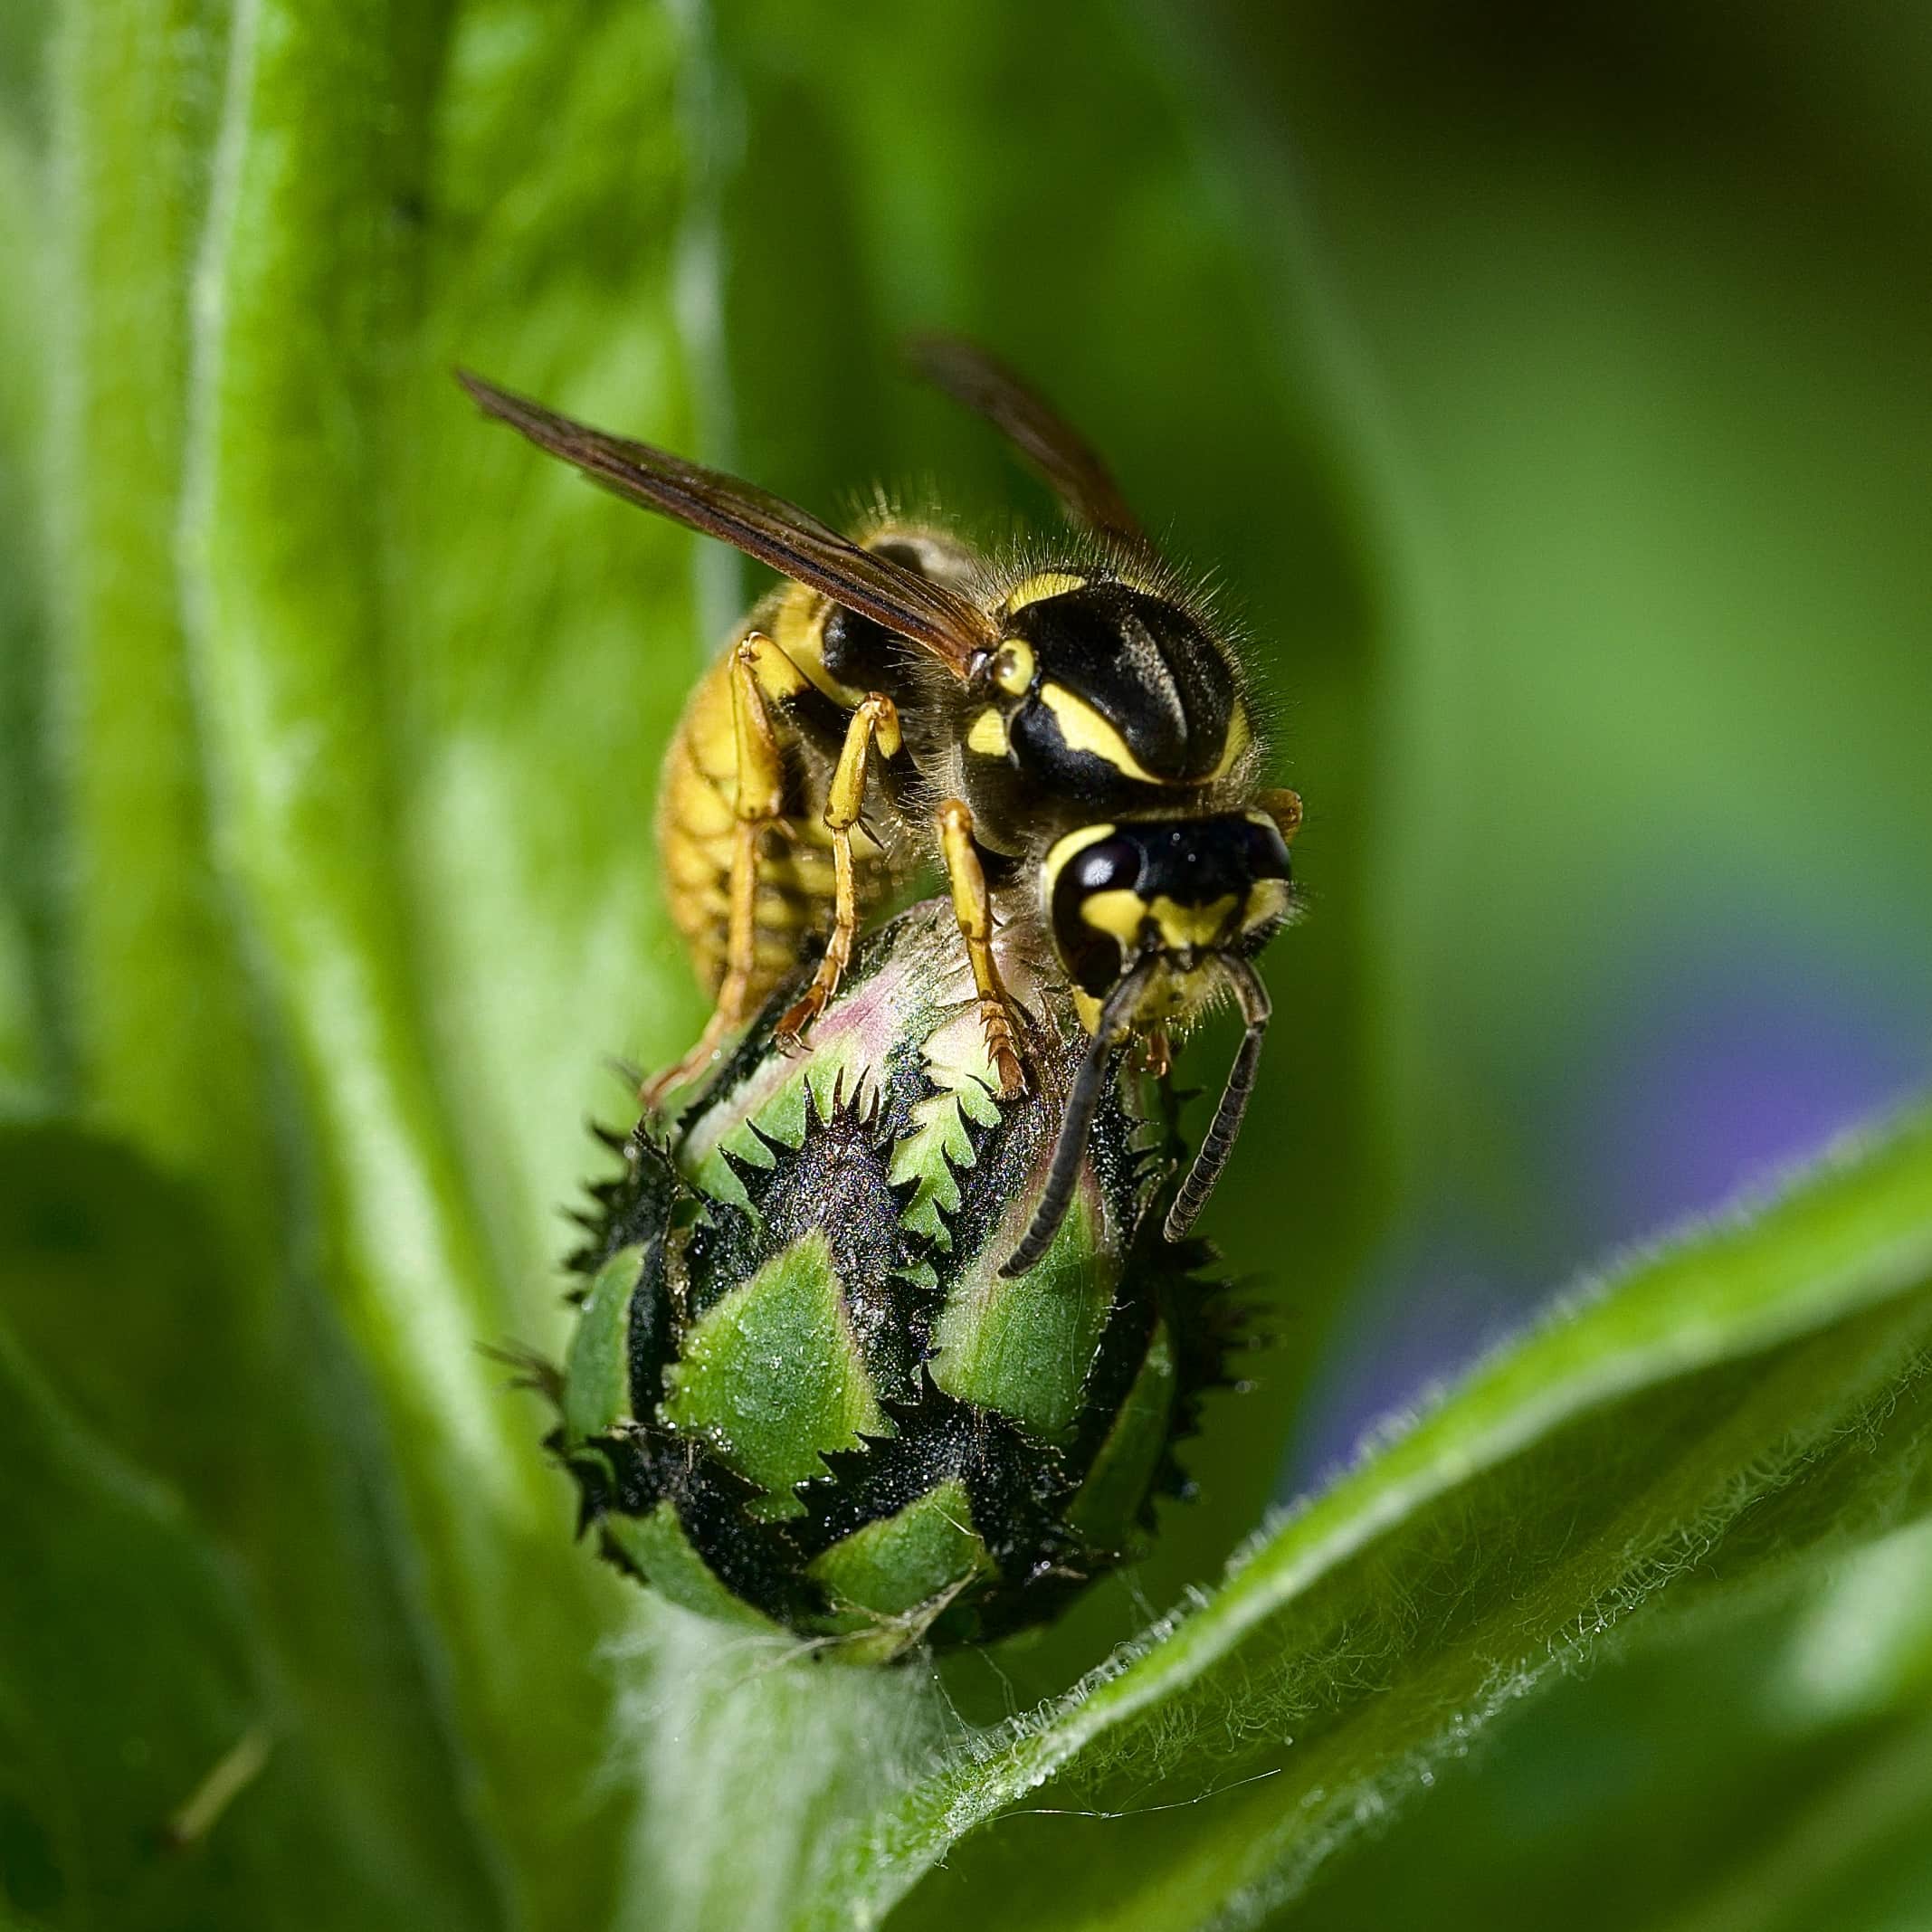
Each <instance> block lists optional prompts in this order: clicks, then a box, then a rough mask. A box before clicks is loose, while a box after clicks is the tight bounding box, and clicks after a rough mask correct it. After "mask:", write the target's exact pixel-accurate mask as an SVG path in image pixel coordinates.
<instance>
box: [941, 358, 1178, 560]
mask: <svg viewBox="0 0 1932 1932" xmlns="http://www.w3.org/2000/svg"><path fill="white" fill-rule="evenodd" d="M909 354H910V356H911V358H912V366H913V367H914V368H915V369H916V370H918V373H919V374H920V375H921V376H924V377H925V379H926V380H927V381H928V382H929V383H931V384H932V385H933V386H934V387H935V388H936V389H939V390H941V391H943V392H944V393H945V394H946V395H949V396H951V397H952V399H953V400H954V401H955V402H956V403H959V404H964V405H965V406H966V408H967V409H970V410H972V411H973V412H974V414H976V415H980V416H984V417H985V419H986V421H987V422H988V423H990V424H992V425H993V426H994V428H995V429H996V430H998V431H999V433H1000V434H1001V435H1003V436H1004V437H1005V439H1006V440H1007V442H1008V443H1012V444H1013V446H1014V449H1015V450H1017V451H1018V452H1019V453H1020V454H1021V456H1022V457H1023V458H1024V459H1025V461H1026V462H1028V463H1029V464H1030V465H1031V466H1032V467H1033V470H1034V471H1036V472H1037V473H1038V474H1039V475H1040V476H1041V477H1042V479H1043V480H1044V481H1045V482H1046V483H1047V485H1048V487H1049V488H1050V489H1052V491H1053V493H1054V494H1055V495H1056V496H1057V497H1058V498H1059V499H1060V500H1061V505H1062V506H1063V507H1064V509H1066V512H1067V514H1068V515H1069V516H1070V517H1071V518H1072V519H1073V520H1074V521H1075V522H1076V523H1084V524H1086V525H1087V526H1088V527H1089V528H1090V529H1095V530H1099V531H1101V532H1102V533H1104V534H1105V535H1107V536H1109V537H1113V538H1118V540H1119V541H1120V542H1122V543H1124V544H1126V545H1128V547H1130V548H1132V549H1135V550H1142V551H1146V550H1149V549H1151V548H1152V546H1151V545H1150V544H1149V543H1148V541H1147V532H1146V530H1144V529H1143V528H1141V524H1140V519H1139V518H1137V516H1136V515H1135V514H1134V512H1133V511H1132V510H1131V509H1128V504H1127V499H1126V498H1125V497H1123V496H1122V495H1121V494H1120V487H1119V485H1118V483H1116V482H1115V481H1114V480H1113V475H1112V473H1111V472H1110V471H1109V469H1108V467H1107V465H1106V464H1105V463H1104V462H1101V461H1100V458H1099V454H1098V453H1097V452H1096V451H1095V450H1094V448H1093V445H1092V444H1091V443H1089V442H1088V441H1087V439H1086V438H1085V437H1084V436H1082V435H1081V434H1080V432H1079V431H1078V430H1077V429H1075V428H1074V427H1073V425H1072V424H1071V423H1068V422H1066V421H1065V420H1064V419H1063V418H1062V417H1061V415H1060V414H1058V413H1057V412H1056V411H1055V410H1054V408H1053V406H1052V404H1050V403H1049V402H1048V401H1047V400H1046V398H1045V397H1044V396H1042V395H1040V394H1039V393H1038V392H1037V391H1035V390H1033V389H1031V388H1029V387H1028V386H1027V385H1026V384H1024V383H1023V382H1022V381H1021V380H1020V378H1019V377H1018V376H1015V375H1014V372H1013V371H1012V370H1011V369H1009V368H1008V367H1007V366H1006V365H1005V364H1004V363H1003V362H1001V361H1000V360H999V359H998V358H997V357H994V356H991V355H988V354H987V352H986V351H985V349H983V348H981V347H979V346H978V345H977V344H976V343H972V342H967V341H966V340H965V339H964V338H961V337H958V336H947V335H924V336H917V337H915V338H913V340H912V342H911V344H910V346H909Z"/></svg>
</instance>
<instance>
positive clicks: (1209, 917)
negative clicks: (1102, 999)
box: [1080, 886, 1241, 953]
mask: <svg viewBox="0 0 1932 1932" xmlns="http://www.w3.org/2000/svg"><path fill="white" fill-rule="evenodd" d="M1240 903H1241V901H1240V899H1238V898H1237V897H1236V896H1235V895H1234V894H1233V893H1232V892H1228V893H1223V896H1222V897H1221V898H1219V899H1213V900H1211V901H1210V902H1209V903H1208V904H1207V905H1204V906H1184V905H1182V904H1181V903H1180V902H1179V901H1178V900H1177V899H1169V898H1168V897H1167V895H1166V893H1165V892H1163V893H1160V894H1159V895H1157V896H1156V898H1155V899H1153V900H1152V902H1151V903H1150V902H1149V901H1148V900H1147V899H1143V898H1141V896H1140V894H1139V893H1137V892H1134V891H1129V890H1128V889H1127V888H1126V887H1125V886H1114V887H1112V888H1110V889H1109V890H1107V891H1105V892H1090V893H1089V894H1088V895H1087V897H1086V898H1085V899H1081V901H1080V918H1083V919H1084V920H1085V921H1086V922H1087V924H1088V925H1090V926H1091V927H1092V928H1094V930H1095V931H1096V932H1104V933H1106V934H1108V935H1109V937H1112V938H1115V939H1118V941H1119V942H1120V944H1121V945H1122V946H1123V947H1133V946H1136V945H1137V944H1138V943H1139V940H1140V934H1141V928H1143V927H1145V926H1147V925H1149V924H1151V925H1152V926H1153V928H1154V930H1155V933H1156V937H1158V939H1159V941H1160V944H1161V945H1162V947H1165V948H1166V950H1167V951H1169V952H1175V953H1178V952H1185V951H1186V950H1187V949H1188V948H1189V947H1203V946H1213V944H1214V943H1215V942H1216V941H1217V940H1219V939H1220V938H1221V937H1222V936H1223V934H1224V933H1225V932H1226V931H1227V929H1228V921H1229V919H1230V918H1231V917H1232V914H1233V911H1234V909H1235V907H1236V906H1238V905H1239V904H1240Z"/></svg>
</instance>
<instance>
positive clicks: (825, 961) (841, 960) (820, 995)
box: [778, 691, 901, 1040]
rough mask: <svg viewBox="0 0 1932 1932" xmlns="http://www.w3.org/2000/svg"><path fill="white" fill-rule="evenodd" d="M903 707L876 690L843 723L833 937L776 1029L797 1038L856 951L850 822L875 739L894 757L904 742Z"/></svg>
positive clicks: (837, 770)
mask: <svg viewBox="0 0 1932 1932" xmlns="http://www.w3.org/2000/svg"><path fill="white" fill-rule="evenodd" d="M900 742H901V740H900V738H899V708H898V706H896V705H895V704H894V703H893V702H892V700H890V698H888V697H886V696H884V695H883V694H882V693H880V692H878V691H874V692H873V693H872V695H871V697H870V698H868V699H867V700H865V702H864V703H863V704H861V706H860V707H859V709H857V710H856V711H854V712H853V713H852V722H851V723H850V724H849V725H848V726H846V728H845V743H844V745H843V747H842V748H841V750H840V752H839V762H838V764H837V765H836V766H834V767H833V774H832V783H831V785H829V786H828V787H827V789H826V795H825V813H824V822H825V829H826V831H827V832H829V833H831V834H832V877H833V900H832V937H830V938H829V939H827V940H826V942H825V950H824V952H823V955H822V956H820V959H819V962H818V970H817V972H815V973H814V975H813V976H812V984H811V985H809V986H807V987H806V988H805V990H804V996H803V997H802V998H800V999H799V1000H797V1001H796V1002H795V1004H793V1005H791V1006H790V1007H788V1008H787V1009H786V1011H785V1017H784V1018H783V1019H782V1020H780V1021H779V1022H778V1031H779V1033H781V1034H784V1035H786V1036H788V1037H789V1038H791V1039H794V1040H795V1039H797V1037H798V1036H799V1034H800V1033H803V1032H804V1030H805V1028H806V1027H808V1026H809V1025H810V1024H811V1023H812V1022H813V1021H814V1020H815V1019H816V1018H817V1017H818V1016H819V1014H821V1013H822V1012H823V1010H824V1005H825V1002H826V1001H827V1000H829V999H830V998H831V997H832V995H833V994H834V993H836V992H837V991H838V990H839V981H840V979H841V978H842V977H843V976H844V972H845V966H846V963H847V962H848V961H849V960H850V959H851V957H852V939H853V937H854V936H855V935H856V934H857V932H858V930H859V894H858V888H857V886H856V885H855V883H854V882H853V879H852V827H853V826H854V825H856V824H857V823H859V813H860V810H861V807H862V806H863V805H864V804H865V774H866V766H867V765H868V763H869V762H870V759H871V748H872V747H873V746H874V745H875V744H876V745H877V746H878V747H879V755H880V757H883V758H896V757H898V756H899V745H900Z"/></svg>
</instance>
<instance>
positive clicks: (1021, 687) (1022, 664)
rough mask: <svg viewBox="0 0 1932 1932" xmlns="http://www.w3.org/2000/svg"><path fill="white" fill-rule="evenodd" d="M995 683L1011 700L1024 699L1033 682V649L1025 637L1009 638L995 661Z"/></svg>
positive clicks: (1001, 647)
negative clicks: (1028, 687)
mask: <svg viewBox="0 0 1932 1932" xmlns="http://www.w3.org/2000/svg"><path fill="white" fill-rule="evenodd" d="M993 681H994V682H995V684H997V685H998V686H999V688H1000V689H1001V690H1003V691H1004V692H1005V693H1006V695H1007V696H1008V697H1009V698H1019V697H1023V696H1024V695H1025V692H1026V688H1027V686H1028V685H1030V684H1031V683H1032V682H1033V646H1032V645H1031V644H1030V643H1028V642H1027V641H1026V640H1025V639H1024V638H1023V637H1009V638H1008V639H1007V640H1006V642H1004V643H1003V644H1002V645H1001V646H1000V648H999V654H998V656H996V657H995V659H994V660H993Z"/></svg>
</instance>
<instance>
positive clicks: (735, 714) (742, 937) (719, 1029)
mask: <svg viewBox="0 0 1932 1932" xmlns="http://www.w3.org/2000/svg"><path fill="white" fill-rule="evenodd" d="M805 688H806V686H805V680H804V673H803V672H801V671H799V669H798V667H797V666H796V665H795V664H794V663H793V662H792V661H791V659H790V658H788V657H786V656H785V652H782V651H781V650H780V649H779V648H778V646H777V645H776V644H775V643H774V642H772V641H771V639H770V638H768V637H767V636H766V634H765V633H764V632H762V631H747V633H745V635H744V636H743V637H742V638H741V639H739V641H738V644H737V646H736V648H735V649H734V650H733V652H732V653H731V723H732V734H733V748H734V759H735V763H736V765H737V766H738V794H737V797H736V799H735V800H734V801H733V804H732V810H733V812H734V813H735V814H736V815H737V819H738V824H737V826H736V828H735V831H734V834H733V838H732V843H731V886H730V893H731V898H730V909H729V914H728V925H727V927H726V933H725V976H724V978H723V980H722V981H721V982H720V983H719V988H718V1001H717V1004H716V1005H714V1006H713V1008H712V1009H711V1017H710V1018H709V1020H707V1021H706V1022H705V1026H704V1031H703V1032H702V1033H700V1034H699V1036H698V1043H697V1044H696V1045H695V1046H694V1047H692V1048H691V1050H690V1052H688V1053H687V1054H686V1055H685V1056H684V1058H683V1059H682V1060H680V1061H678V1062H677V1064H676V1065H675V1066H671V1067H667V1068H666V1069H665V1070H664V1071H663V1072H661V1073H660V1074H659V1075H658V1076H657V1077H656V1079H654V1080H652V1081H651V1082H650V1084H649V1085H648V1086H646V1087H645V1088H644V1089H643V1090H642V1093H641V1094H640V1095H639V1096H638V1098H639V1099H641V1100H642V1102H643V1104H644V1105H645V1106H646V1107H647V1108H655V1107H656V1106H657V1104H658V1102H659V1100H661V1099H662V1098H663V1096H664V1095H665V1094H667V1093H669V1092H670V1091H671V1089H672V1088H674V1087H681V1086H682V1085H683V1084H684V1083H685V1082H686V1081H687V1080H690V1079H691V1078H692V1076H693V1075H695V1074H696V1073H697V1071H699V1069H700V1067H702V1066H703V1065H704V1063H705V1062H706V1061H708V1060H709V1059H710V1057H711V1055H712V1054H713V1053H714V1052H717V1050H718V1043H719V1041H720V1040H722V1039H723V1038H724V1037H725V1035H726V1034H727V1033H731V1032H733V1031H734V1030H735V1029H737V1028H738V1027H739V1026H742V1025H743V1024H744V1023H745V1019H746V1011H745V1009H746V1007H747V1004H749V1001H748V999H747V995H748V993H749V991H750V987H751V976H752V972H753V969H754V968H755V966H757V943H758V920H757V911H758V845H759V842H760V840H761V839H762V838H763V837H764V835H765V833H766V829H767V828H768V827H769V826H771V825H773V824H775V823H778V821H779V818H780V816H781V814H782V811H783V808H784V804H785V757H784V753H783V752H782V750H781V749H780V747H779V743H778V732H777V728H776V726H775V725H774V724H773V722H772V713H771V707H772V706H773V705H774V704H783V703H785V702H786V701H787V700H790V699H793V698H795V697H797V696H798V695H799V694H800V693H801V692H802V691H804V690H805Z"/></svg>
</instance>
